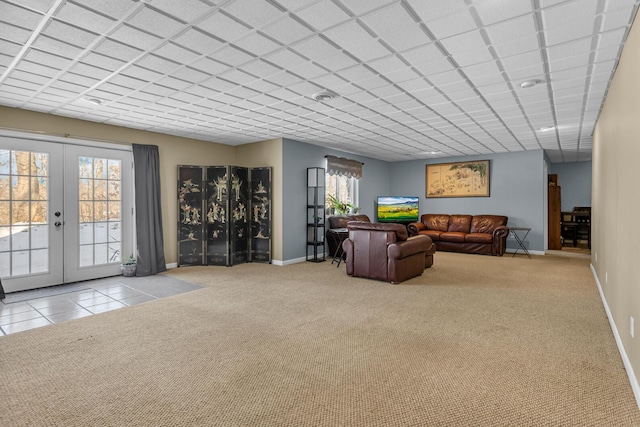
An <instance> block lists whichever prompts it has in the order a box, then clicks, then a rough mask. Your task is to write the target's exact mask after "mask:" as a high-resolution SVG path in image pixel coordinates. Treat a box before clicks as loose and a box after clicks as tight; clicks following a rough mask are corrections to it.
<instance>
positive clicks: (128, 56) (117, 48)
mask: <svg viewBox="0 0 640 427" xmlns="http://www.w3.org/2000/svg"><path fill="white" fill-rule="evenodd" d="M93 51H94V52H97V53H101V54H103V55H106V56H110V57H112V58H117V59H119V60H122V61H127V62H129V61H131V60H133V59H135V58H137V57H138V56H140V55H141V54H142V53H143V50H141V49H136V48H134V47H131V46H128V45H126V44H123V43H120V42H118V41H115V40H110V39H105V40H104V41H102V42H101V43H100V44H99V45H98V46H96V47H95V48H93Z"/></svg>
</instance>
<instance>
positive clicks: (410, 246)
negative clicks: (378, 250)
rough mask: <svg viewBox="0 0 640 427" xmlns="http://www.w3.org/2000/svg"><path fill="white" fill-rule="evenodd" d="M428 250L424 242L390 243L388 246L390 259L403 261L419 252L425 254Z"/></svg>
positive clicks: (412, 240) (414, 240)
mask: <svg viewBox="0 0 640 427" xmlns="http://www.w3.org/2000/svg"><path fill="white" fill-rule="evenodd" d="M426 249H427V248H426V246H425V243H424V241H422V240H416V239H409V240H404V241H401V242H394V243H389V245H388V246H387V256H388V257H389V259H402V258H406V257H408V256H410V255H414V254H417V253H419V252H424V251H425V250H426Z"/></svg>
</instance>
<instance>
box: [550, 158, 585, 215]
mask: <svg viewBox="0 0 640 427" xmlns="http://www.w3.org/2000/svg"><path fill="white" fill-rule="evenodd" d="M549 173H555V174H557V175H558V184H559V185H560V203H561V205H562V210H563V211H570V210H573V208H574V207H575V206H591V162H574V163H552V164H551V166H550V167H549Z"/></svg>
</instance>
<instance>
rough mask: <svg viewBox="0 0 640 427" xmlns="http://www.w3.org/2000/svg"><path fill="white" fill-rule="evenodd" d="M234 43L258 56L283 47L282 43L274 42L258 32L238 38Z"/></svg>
mask: <svg viewBox="0 0 640 427" xmlns="http://www.w3.org/2000/svg"><path fill="white" fill-rule="evenodd" d="M234 45H235V46H238V47H240V48H242V49H244V50H246V51H247V52H251V53H252V54H254V55H256V56H263V55H267V54H269V53H272V52H274V51H276V50H278V49H282V45H280V44H278V43H276V42H273V41H271V40H270V39H268V38H266V37H264V36H262V35H260V34H258V33H250V34H249V35H247V36H246V37H243V38H241V39H238V40H236V41H235V42H234Z"/></svg>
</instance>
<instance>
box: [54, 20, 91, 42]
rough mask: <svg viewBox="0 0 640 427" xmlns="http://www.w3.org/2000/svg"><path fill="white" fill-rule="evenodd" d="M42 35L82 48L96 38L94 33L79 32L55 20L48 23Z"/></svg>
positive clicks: (77, 29) (79, 30)
mask: <svg viewBox="0 0 640 427" xmlns="http://www.w3.org/2000/svg"><path fill="white" fill-rule="evenodd" d="M42 33H43V34H44V35H46V36H48V37H51V38H54V39H57V40H59V41H62V42H65V43H68V44H72V45H74V46H78V47H82V48H86V47H87V46H89V44H91V43H93V42H94V41H95V40H96V38H97V37H98V35H97V34H96V33H94V32H89V31H85V30H81V29H79V28H77V27H73V26H71V25H68V24H65V23H62V22H60V21H55V20H51V21H49V24H48V25H47V26H46V27H45V29H44V30H43V32H42Z"/></svg>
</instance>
